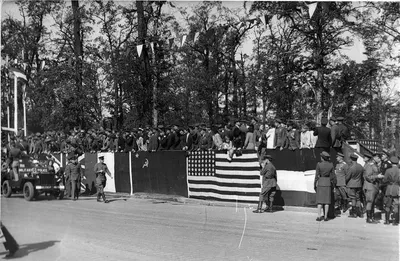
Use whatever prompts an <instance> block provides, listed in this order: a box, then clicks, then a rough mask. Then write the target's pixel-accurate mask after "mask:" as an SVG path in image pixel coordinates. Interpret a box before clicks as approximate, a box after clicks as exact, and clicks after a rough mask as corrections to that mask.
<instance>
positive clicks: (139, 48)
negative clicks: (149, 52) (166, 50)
mask: <svg viewBox="0 0 400 261" xmlns="http://www.w3.org/2000/svg"><path fill="white" fill-rule="evenodd" d="M136 49H137V53H138V55H139V57H140V55H141V54H142V50H143V44H139V45H138V46H136Z"/></svg>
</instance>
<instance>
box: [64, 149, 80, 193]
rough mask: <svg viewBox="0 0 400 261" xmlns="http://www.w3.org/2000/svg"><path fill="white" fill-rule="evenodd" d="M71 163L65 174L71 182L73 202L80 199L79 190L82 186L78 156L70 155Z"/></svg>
mask: <svg viewBox="0 0 400 261" xmlns="http://www.w3.org/2000/svg"><path fill="white" fill-rule="evenodd" d="M68 159H69V160H71V161H70V163H69V164H68V165H67V166H66V167H65V174H66V176H67V177H69V180H70V182H71V194H72V197H73V199H72V200H73V201H75V200H77V199H79V189H80V184H81V172H82V170H81V166H80V164H78V157H77V156H76V155H70V156H69V157H68Z"/></svg>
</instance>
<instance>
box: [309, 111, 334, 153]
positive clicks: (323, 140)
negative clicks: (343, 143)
mask: <svg viewBox="0 0 400 261" xmlns="http://www.w3.org/2000/svg"><path fill="white" fill-rule="evenodd" d="M327 124H328V119H327V118H326V117H324V118H322V119H321V126H320V127H316V128H315V130H314V133H313V135H314V136H318V139H317V143H316V144H315V148H321V149H323V150H325V151H327V152H328V153H329V150H330V147H331V146H332V137H331V129H330V128H328V127H326V125H327Z"/></svg>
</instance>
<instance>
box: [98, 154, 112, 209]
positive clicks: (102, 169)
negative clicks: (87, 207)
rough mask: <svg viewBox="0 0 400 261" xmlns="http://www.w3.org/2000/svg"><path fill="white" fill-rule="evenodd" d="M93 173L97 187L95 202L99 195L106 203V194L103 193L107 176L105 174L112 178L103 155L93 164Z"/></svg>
mask: <svg viewBox="0 0 400 261" xmlns="http://www.w3.org/2000/svg"><path fill="white" fill-rule="evenodd" d="M94 173H96V187H97V202H101V201H100V197H102V198H103V202H104V203H108V200H107V199H106V195H105V194H104V188H105V187H106V183H107V178H106V174H107V175H108V176H109V177H110V178H111V179H112V178H113V177H112V176H111V173H110V171H109V170H108V167H107V165H106V164H105V163H104V156H100V157H99V162H98V163H96V164H95V165H94Z"/></svg>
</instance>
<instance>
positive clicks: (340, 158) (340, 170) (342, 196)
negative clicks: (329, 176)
mask: <svg viewBox="0 0 400 261" xmlns="http://www.w3.org/2000/svg"><path fill="white" fill-rule="evenodd" d="M336 160H337V162H338V163H337V164H336V167H335V175H336V187H335V196H336V199H335V202H336V207H337V208H339V209H340V210H342V211H343V213H345V212H346V211H347V209H348V203H349V202H348V196H347V188H346V173H347V170H348V168H349V166H348V165H347V163H346V162H345V161H344V155H343V154H342V153H340V152H339V153H337V155H336Z"/></svg>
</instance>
